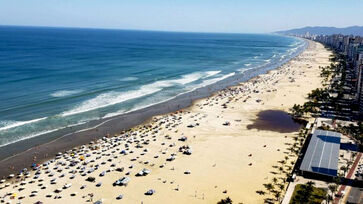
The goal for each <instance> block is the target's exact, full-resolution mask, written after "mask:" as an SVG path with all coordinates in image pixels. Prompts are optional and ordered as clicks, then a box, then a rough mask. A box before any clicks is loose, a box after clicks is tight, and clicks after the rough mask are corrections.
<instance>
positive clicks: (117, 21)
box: [0, 0, 363, 33]
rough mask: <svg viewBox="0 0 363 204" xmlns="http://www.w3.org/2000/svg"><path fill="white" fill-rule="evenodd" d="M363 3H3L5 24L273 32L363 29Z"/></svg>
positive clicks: (264, 0) (0, 17)
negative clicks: (297, 29) (330, 28)
mask: <svg viewBox="0 0 363 204" xmlns="http://www.w3.org/2000/svg"><path fill="white" fill-rule="evenodd" d="M362 9H363V0H128V1H126V0H0V25H32V26H60V27H91V28H120V29H141V30H166V31H194V32H198V31H202V32H238V33H260V32H273V31H277V30H284V29H290V28H298V27H304V26H335V27H346V26H351V25H362V20H363V11H362Z"/></svg>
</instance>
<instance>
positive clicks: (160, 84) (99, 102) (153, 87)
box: [61, 71, 220, 116]
mask: <svg viewBox="0 0 363 204" xmlns="http://www.w3.org/2000/svg"><path fill="white" fill-rule="evenodd" d="M219 72H220V71H208V72H195V73H191V74H186V75H183V76H182V77H180V78H179V79H172V80H162V81H156V82H154V83H151V84H146V85H143V86H141V87H140V88H139V89H137V90H131V91H127V92H116V91H111V92H108V93H104V94H101V95H98V96H96V97H95V98H92V99H90V100H87V101H84V102H83V103H81V104H80V105H78V106H77V107H75V108H73V109H71V110H68V111H65V112H63V113H62V114H61V115H62V116H69V115H74V114H79V113H83V112H87V111H92V110H96V109H99V108H104V107H107V106H110V105H115V104H118V103H122V102H125V101H128V100H131V99H136V98H140V97H143V96H147V95H151V94H153V93H156V92H159V91H161V90H162V89H163V88H167V87H172V86H175V85H185V84H189V83H191V82H194V81H197V80H199V79H202V78H207V77H210V76H213V75H216V74H218V73H219Z"/></svg>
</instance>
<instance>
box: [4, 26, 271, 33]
mask: <svg viewBox="0 0 363 204" xmlns="http://www.w3.org/2000/svg"><path fill="white" fill-rule="evenodd" d="M0 27H29V28H64V29H90V30H120V31H122V30H123V31H144V32H170V33H210V34H277V33H276V32H277V31H274V32H217V31H182V30H157V29H155V30H154V29H132V28H112V27H110V28H99V27H78V26H48V25H7V24H0Z"/></svg>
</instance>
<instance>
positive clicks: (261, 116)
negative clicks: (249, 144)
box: [247, 110, 303, 133]
mask: <svg viewBox="0 0 363 204" xmlns="http://www.w3.org/2000/svg"><path fill="white" fill-rule="evenodd" d="M302 125H303V124H302V123H301V121H297V120H294V119H293V118H292V117H291V116H290V115H289V114H288V113H286V112H285V111H280V110H266V111H261V112H259V113H258V114H257V119H256V120H254V122H253V124H250V125H247V129H257V130H269V131H275V132H280V133H289V132H296V131H298V130H299V128H300V127H301V126H302Z"/></svg>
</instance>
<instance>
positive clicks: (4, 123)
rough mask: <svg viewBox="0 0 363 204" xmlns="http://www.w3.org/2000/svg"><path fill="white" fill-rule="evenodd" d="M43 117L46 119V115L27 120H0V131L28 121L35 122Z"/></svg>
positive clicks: (28, 122)
mask: <svg viewBox="0 0 363 204" xmlns="http://www.w3.org/2000/svg"><path fill="white" fill-rule="evenodd" d="M44 119H46V117H44V118H38V119H34V120H28V121H1V122H0V124H1V127H0V131H3V130H8V129H11V128H15V127H19V126H22V125H26V124H30V123H35V122H38V121H41V120H44Z"/></svg>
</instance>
